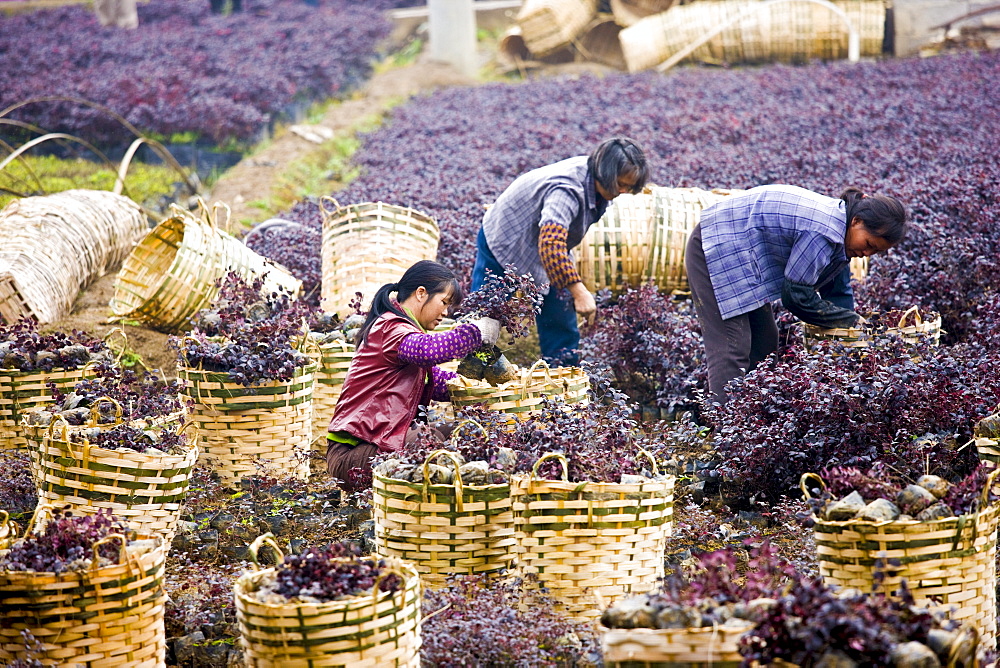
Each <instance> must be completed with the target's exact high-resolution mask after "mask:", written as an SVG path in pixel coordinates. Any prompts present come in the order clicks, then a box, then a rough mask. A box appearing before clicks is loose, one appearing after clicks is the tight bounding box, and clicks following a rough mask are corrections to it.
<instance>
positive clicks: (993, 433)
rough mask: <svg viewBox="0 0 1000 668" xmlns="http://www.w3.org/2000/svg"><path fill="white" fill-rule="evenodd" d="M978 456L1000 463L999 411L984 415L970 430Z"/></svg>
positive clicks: (990, 461) (984, 459) (993, 462)
mask: <svg viewBox="0 0 1000 668" xmlns="http://www.w3.org/2000/svg"><path fill="white" fill-rule="evenodd" d="M972 435H973V438H974V439H975V443H976V451H977V452H978V453H979V458H980V459H981V460H983V461H984V462H989V463H990V464H992V465H993V466H997V465H1000V412H997V413H994V414H992V415H988V416H986V417H984V418H983V419H982V420H980V421H979V422H977V423H976V425H975V427H974V428H973V430H972Z"/></svg>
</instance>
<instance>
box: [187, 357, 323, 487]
mask: <svg viewBox="0 0 1000 668" xmlns="http://www.w3.org/2000/svg"><path fill="white" fill-rule="evenodd" d="M315 369H316V365H315V364H310V365H308V366H306V367H300V368H298V369H296V370H295V375H294V376H293V377H292V379H291V380H290V381H289V382H287V383H285V382H280V381H271V382H265V383H261V384H260V385H254V386H252V387H244V386H242V385H239V384H237V383H232V382H230V381H229V375H228V374H226V373H223V372H216V371H204V370H202V369H196V368H193V367H188V366H184V365H180V364H179V365H178V367H177V377H178V378H180V379H181V380H183V381H184V382H185V384H186V387H185V388H184V394H185V396H187V397H188V398H189V399H192V400H193V401H194V405H193V406H192V407H191V409H190V410H191V416H190V419H191V421H192V422H194V424H195V426H196V427H197V429H198V438H199V443H200V447H201V454H200V455H199V457H198V460H199V461H200V462H202V463H205V464H207V465H209V466H211V467H212V468H214V469H215V471H216V472H217V473H218V474H219V477H220V478H221V479H222V480H223V481H224V482H226V483H229V484H234V483H238V482H239V480H240V478H242V477H243V476H246V475H255V474H258V473H260V471H258V470H257V468H256V464H258V463H259V464H260V465H263V466H266V467H267V468H268V470H269V471H268V472H269V474H271V475H275V474H283V475H290V476H296V477H299V478H302V479H305V478H306V477H307V476H308V475H309V447H310V443H311V441H312V393H313V373H314V372H315Z"/></svg>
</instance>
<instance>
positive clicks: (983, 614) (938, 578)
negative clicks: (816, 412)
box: [800, 465, 1000, 649]
mask: <svg viewBox="0 0 1000 668" xmlns="http://www.w3.org/2000/svg"><path fill="white" fill-rule="evenodd" d="M998 473H1000V469H990V468H989V467H988V466H986V465H981V466H979V467H977V468H976V469H975V470H974V471H973V472H972V473H970V474H969V475H968V476H967V477H965V478H964V479H962V480H959V481H958V482H955V483H951V482H949V481H948V480H946V479H944V478H941V477H939V476H936V475H924V476H922V477H920V478H918V479H917V480H916V481H915V482H913V483H909V484H907V482H906V481H900V480H896V479H894V477H893V476H892V475H890V474H888V473H886V472H884V471H881V470H872V471H868V472H861V471H859V470H857V469H853V468H834V469H830V470H827V471H824V472H823V475H822V477H821V476H819V475H817V474H815V473H806V474H804V475H803V476H802V480H801V483H800V486H801V488H802V491H803V493H804V494H805V496H806V499H807V500H808V502H809V503H810V505H811V507H812V515H811V516H810V517H807V518H806V523H807V524H811V525H812V527H813V533H814V536H815V540H816V552H817V556H818V559H819V569H820V573H821V575H822V576H823V578H824V580H825V581H826V582H827V583H828V584H832V585H838V586H841V587H845V588H852V589H857V590H860V591H871V590H872V588H873V586H874V585H875V584H876V583H877V582H880V583H881V585H882V586H883V587H884V588H885V589H886V590H887V591H891V590H893V589H895V588H896V586H897V585H898V584H899V583H900V582H901V581H902V580H904V579H905V580H907V581H908V582H909V583H910V589H911V592H912V594H913V596H914V598H915V599H916V600H918V601H920V602H923V603H929V604H931V605H933V606H935V607H936V608H939V609H941V610H943V611H946V612H947V611H949V610H950V614H951V618H952V619H954V620H956V621H959V622H963V623H967V624H969V625H970V626H973V627H974V628H975V629H976V630H977V631H978V633H979V635H980V638H981V642H982V644H983V646H984V647H985V648H987V649H989V648H993V647H995V645H996V633H997V624H996V564H995V561H996V542H997V525H998V523H1000V504H998V503H997V496H996V494H995V493H993V484H994V481H995V480H996V477H997V474H998ZM882 560H891V562H892V563H893V564H898V565H897V566H896V567H895V568H893V569H892V570H891V571H888V572H882V571H880V570H879V569H877V568H876V566H877V565H878V564H879V563H881V561H882Z"/></svg>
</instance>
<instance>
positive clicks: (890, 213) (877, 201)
mask: <svg viewBox="0 0 1000 668" xmlns="http://www.w3.org/2000/svg"><path fill="white" fill-rule="evenodd" d="M840 199H842V200H844V203H845V204H846V205H847V226H848V227H850V226H851V221H852V220H854V219H855V218H856V217H857V218H860V219H861V221H862V222H863V223H864V225H865V229H867V230H868V231H869V232H871V233H872V234H874V235H875V236H877V237H881V238H883V239H885V240H886V241H888V242H889V244H890V245H892V246H895V245H896V244H898V243H899V242H900V241H902V240H903V239H904V238H905V237H906V223H907V220H908V216H907V214H906V208H905V207H904V206H903V204H902V202H900V201H899V200H898V199H896V198H895V197H889V196H888V195H865V194H864V193H863V192H862V191H861V190H860V189H858V188H848V189H846V190H845V191H844V192H842V193H841V194H840Z"/></svg>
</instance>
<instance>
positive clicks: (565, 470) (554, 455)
mask: <svg viewBox="0 0 1000 668" xmlns="http://www.w3.org/2000/svg"><path fill="white" fill-rule="evenodd" d="M549 459H555V460H558V462H559V463H560V464H562V478H561V480H562V482H569V462H568V461H567V460H566V455H564V454H563V453H561V452H547V453H545V454H544V455H542V456H541V457H539V458H538V461H536V462H535V465H534V466H532V467H531V479H532V480H534V479H536V478H538V467H539V466H541V465H542V463H543V462H545V461H548V460H549Z"/></svg>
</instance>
